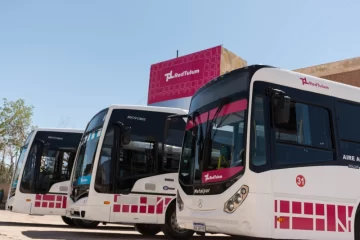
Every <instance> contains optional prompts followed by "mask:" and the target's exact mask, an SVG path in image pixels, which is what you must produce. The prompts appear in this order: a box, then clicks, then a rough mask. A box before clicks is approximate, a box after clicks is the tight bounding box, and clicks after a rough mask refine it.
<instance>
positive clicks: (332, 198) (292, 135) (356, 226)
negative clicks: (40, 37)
mask: <svg viewBox="0 0 360 240" xmlns="http://www.w3.org/2000/svg"><path fill="white" fill-rule="evenodd" d="M359 124H360V90H359V88H356V87H352V86H348V85H345V84H340V83H337V82H333V81H329V80H325V79H321V78H316V77H312V76H308V75H304V74H300V73H296V72H292V71H288V70H282V69H278V68H274V67H270V66H259V65H253V66H248V67H244V68H240V69H237V70H234V71H232V72H230V73H227V74H225V75H223V76H220V77H218V78H217V79H214V80H213V81H211V82H209V83H207V84H206V85H205V86H203V87H202V88H200V89H199V90H198V91H197V92H196V93H195V94H194V96H193V97H192V100H191V104H190V108H189V115H188V120H187V126H186V131H185V137H184V142H183V150H182V156H181V160H180V166H179V175H178V181H177V183H178V185H177V186H176V188H177V191H178V192H177V207H176V209H177V213H176V215H177V221H178V225H179V226H180V227H182V228H186V229H190V230H195V231H203V232H209V233H224V234H228V235H233V236H249V237H259V238H272V239H314V240H315V239H316V240H319V239H324V240H331V239H334V240H336V239H342V240H346V239H349V240H350V239H355V240H359V239H360V214H359V209H360V208H359V202H360V190H359V189H357V187H356V182H357V181H358V180H359V181H360V172H359V171H360V170H359V169H360V127H359ZM215 153H217V155H215ZM350 183H351V184H350Z"/></svg>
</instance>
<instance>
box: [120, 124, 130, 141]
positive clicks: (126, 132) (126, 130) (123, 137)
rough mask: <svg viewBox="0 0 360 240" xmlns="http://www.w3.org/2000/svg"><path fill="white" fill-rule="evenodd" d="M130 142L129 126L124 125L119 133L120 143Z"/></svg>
mask: <svg viewBox="0 0 360 240" xmlns="http://www.w3.org/2000/svg"><path fill="white" fill-rule="evenodd" d="M130 142H131V127H124V128H123V130H122V133H121V144H122V145H128V144H130Z"/></svg>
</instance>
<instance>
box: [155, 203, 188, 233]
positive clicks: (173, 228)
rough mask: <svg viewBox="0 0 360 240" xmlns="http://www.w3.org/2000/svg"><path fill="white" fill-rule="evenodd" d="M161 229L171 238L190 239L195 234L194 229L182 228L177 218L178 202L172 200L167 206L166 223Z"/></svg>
mask: <svg viewBox="0 0 360 240" xmlns="http://www.w3.org/2000/svg"><path fill="white" fill-rule="evenodd" d="M161 230H162V231H163V233H164V234H165V236H166V237H168V238H169V239H176V240H177V239H184V240H185V239H188V238H190V237H192V236H193V235H194V231H192V230H189V229H183V228H180V227H179V225H178V224H177V219H176V204H175V202H172V203H171V204H170V206H169V207H168V208H167V211H166V215H165V224H163V225H162V226H161Z"/></svg>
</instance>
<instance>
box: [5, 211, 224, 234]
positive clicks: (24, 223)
mask: <svg viewBox="0 0 360 240" xmlns="http://www.w3.org/2000/svg"><path fill="white" fill-rule="evenodd" d="M0 239H1V240H10V239H11V240H25V239H26V240H28V239H46V240H82V239H84V240H85V239H86V240H95V239H102V240H104V239H118V240H119V239H166V237H165V236H164V235H163V234H162V233H159V234H158V235H157V236H156V237H151V238H149V237H143V236H141V235H140V234H138V233H137V232H136V231H135V230H134V228H133V227H132V226H124V225H113V224H111V225H106V226H104V225H99V227H98V228H96V229H92V230H84V229H79V228H70V227H68V226H67V225H65V224H64V223H63V222H62V220H61V218H60V217H58V216H29V215H25V214H18V213H12V212H8V211H3V210H0ZM194 239H199V240H200V239H204V237H199V236H195V237H194ZM205 239H209V240H210V239H214V240H215V239H216V240H221V239H229V237H227V236H225V235H209V236H206V237H205Z"/></svg>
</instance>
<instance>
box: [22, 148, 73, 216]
mask: <svg viewBox="0 0 360 240" xmlns="http://www.w3.org/2000/svg"><path fill="white" fill-rule="evenodd" d="M75 154H76V152H75V149H71V150H66V149H64V150H62V149H52V148H49V147H48V146H46V145H45V146H44V147H40V148H38V149H37V154H36V156H37V157H36V158H32V159H31V161H30V162H31V163H30V164H29V167H30V165H32V166H35V169H32V170H33V172H34V174H33V181H32V183H30V185H32V186H31V187H30V192H31V195H32V198H33V200H32V208H31V214H34V215H43V214H44V215H50V214H54V215H63V214H64V211H65V209H66V204H67V196H66V194H67V191H68V188H69V186H68V185H69V182H68V180H69V178H70V174H71V168H72V165H73V161H74V157H75ZM34 162H35V164H34ZM25 182H27V180H26V181H23V183H25Z"/></svg>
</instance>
